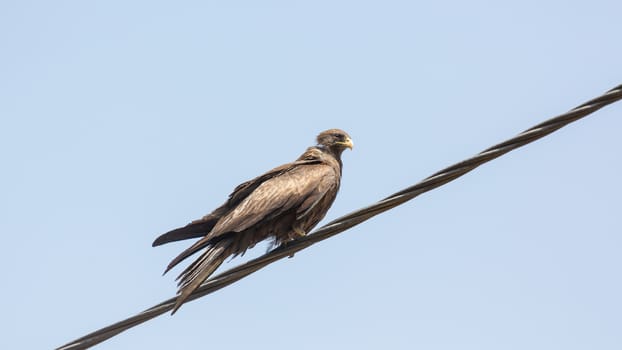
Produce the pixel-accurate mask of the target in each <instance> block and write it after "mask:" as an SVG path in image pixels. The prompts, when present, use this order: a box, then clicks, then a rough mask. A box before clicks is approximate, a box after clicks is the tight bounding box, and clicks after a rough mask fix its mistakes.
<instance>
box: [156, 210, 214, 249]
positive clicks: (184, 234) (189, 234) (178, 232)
mask: <svg viewBox="0 0 622 350" xmlns="http://www.w3.org/2000/svg"><path fill="white" fill-rule="evenodd" d="M218 219H219V218H218V217H211V216H207V217H205V218H203V219H199V220H195V221H193V222H191V223H189V224H188V225H186V226H184V227H180V228H176V229H174V230H171V231H168V232H167V233H164V234H162V235H160V236H159V237H158V238H156V239H155V241H153V243H152V246H153V247H157V246H159V245H162V244H165V243H170V242H175V241H181V240H184V239H190V238H197V237H202V236H205V235H206V234H207V233H208V232H210V231H211V230H212V228H214V225H216V222H217V221H218Z"/></svg>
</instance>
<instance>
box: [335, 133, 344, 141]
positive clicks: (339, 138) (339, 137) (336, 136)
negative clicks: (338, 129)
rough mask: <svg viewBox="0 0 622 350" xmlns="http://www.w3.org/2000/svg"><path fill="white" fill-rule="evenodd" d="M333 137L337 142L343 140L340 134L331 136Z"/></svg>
mask: <svg viewBox="0 0 622 350" xmlns="http://www.w3.org/2000/svg"><path fill="white" fill-rule="evenodd" d="M333 137H334V138H336V139H337V140H343V139H344V137H343V135H342V134H333Z"/></svg>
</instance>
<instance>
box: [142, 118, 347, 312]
mask: <svg viewBox="0 0 622 350" xmlns="http://www.w3.org/2000/svg"><path fill="white" fill-rule="evenodd" d="M352 147H353V143H352V139H350V136H349V135H348V134H347V133H346V132H345V131H343V130H339V129H331V130H326V131H323V132H322V133H320V134H319V135H318V136H317V146H314V147H309V148H308V149H307V150H306V151H305V152H304V153H303V154H302V155H301V156H300V157H298V159H296V161H294V162H292V163H288V164H284V165H281V166H279V167H276V168H274V169H272V170H270V171H268V172H267V173H265V174H263V175H260V176H258V177H256V178H254V179H252V180H250V181H247V182H244V183H242V184H241V185H239V186H237V187H236V188H235V189H234V190H233V193H231V194H230V195H229V198H228V199H227V201H226V202H225V203H224V204H223V205H221V206H220V207H218V208H216V209H215V210H214V211H213V212H211V213H210V214H208V215H206V216H204V217H203V218H201V219H198V220H195V221H192V222H191V223H190V224H188V225H186V226H184V227H180V228H178V229H175V230H172V231H169V232H167V233H165V234H163V235H161V236H160V237H158V238H157V239H156V240H155V241H154V242H153V246H154V247H155V246H159V245H162V244H165V243H169V242H174V241H179V240H184V239H190V238H198V237H202V238H201V239H199V240H198V241H197V242H196V243H194V244H193V245H192V246H190V247H189V248H188V249H186V250H184V251H183V252H181V254H179V255H178V256H177V257H176V258H175V259H173V260H172V261H171V263H170V264H169V265H168V267H167V268H166V270H165V271H164V273H166V272H168V271H169V270H170V269H172V268H173V267H175V266H176V265H177V264H179V263H180V262H181V261H183V260H184V259H186V258H188V257H189V256H191V255H193V254H194V253H196V252H198V251H200V250H203V253H202V254H201V255H200V256H199V258H197V259H196V260H195V261H194V262H192V263H191V264H190V265H189V266H188V267H187V268H186V269H185V270H183V271H182V273H181V274H180V275H179V276H178V277H177V280H178V281H179V282H178V287H179V290H178V292H177V295H178V296H177V302H176V304H175V307H174V308H173V312H172V314H174V313H175V312H176V311H177V310H178V309H179V307H180V306H181V305H182V304H183V303H184V302H185V301H186V299H187V298H188V297H189V296H190V294H192V292H193V291H194V290H195V289H197V288H198V287H199V286H200V285H201V283H203V281H205V280H206V279H207V278H208V277H209V276H210V275H211V274H212V273H213V272H214V271H215V270H216V269H217V268H218V267H219V266H220V265H221V264H222V263H223V261H225V259H227V258H228V257H230V256H231V257H235V256H237V255H240V254H244V252H245V251H246V250H247V249H249V248H252V247H253V246H254V245H255V244H257V243H258V242H260V241H263V240H266V239H271V240H272V241H273V245H275V246H279V245H282V244H285V243H287V242H289V241H291V240H293V239H296V238H297V237H301V236H304V235H306V234H307V233H308V232H309V231H310V230H311V229H312V228H313V227H314V226H315V225H317V224H318V222H320V220H322V218H324V215H326V212H327V211H328V209H329V208H330V206H331V205H332V203H333V201H334V200H335V197H336V195H337V191H338V190H339V185H340V180H341V167H342V163H341V153H342V152H343V151H344V150H345V149H346V148H350V149H352Z"/></svg>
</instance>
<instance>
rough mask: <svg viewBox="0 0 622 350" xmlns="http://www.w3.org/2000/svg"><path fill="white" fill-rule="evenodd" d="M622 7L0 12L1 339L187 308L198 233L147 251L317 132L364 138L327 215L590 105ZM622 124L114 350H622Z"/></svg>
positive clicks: (384, 219)
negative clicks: (156, 309)
mask: <svg viewBox="0 0 622 350" xmlns="http://www.w3.org/2000/svg"><path fill="white" fill-rule="evenodd" d="M621 13H622V5H620V1H613V0H612V1H548V2H547V1H520V2H513V3H503V2H498V1H477V0H476V1H468V2H466V1H438V2H415V1H339V2H338V1H306V2H302V1H269V0H268V1H222V2H215V1H177V2H172V1H133V2H126V1H2V2H1V3H0V47H1V50H2V54H1V55H0V118H1V124H0V154H1V160H2V172H1V173H0V190H1V194H0V217H1V219H0V232H2V237H3V242H2V245H1V247H0V253H1V254H0V263H1V264H2V267H3V274H2V280H3V282H2V288H1V289H0V296H1V297H2V300H3V305H4V306H3V312H2V316H0V326H1V328H2V330H3V331H2V334H3V335H2V337H0V348H2V349H18V348H21V349H46V348H52V347H55V346H59V345H62V344H64V343H65V342H67V341H70V340H72V339H74V338H77V337H79V336H82V335H84V334H85V333H88V332H90V331H93V330H95V329H98V328H100V327H103V326H106V325H108V324H110V323H112V322H115V321H118V320H120V319H123V318H125V317H127V316H130V315H133V314H135V313H136V312H139V311H141V310H143V309H145V308H147V307H149V306H151V305H153V304H156V303H158V302H160V301H162V300H164V299H166V298H169V297H171V296H173V295H174V293H175V283H174V277H175V275H176V273H179V269H176V270H174V271H173V273H171V274H170V275H166V276H164V277H162V276H161V274H162V271H163V270H164V267H165V266H166V265H167V264H168V262H169V261H170V259H171V258H173V257H174V256H175V255H176V254H177V253H179V252H180V251H181V250H182V249H184V248H185V247H186V246H187V245H188V244H189V242H184V243H177V244H172V245H169V246H164V247H159V248H152V247H151V242H152V241H153V239H154V238H155V237H156V236H157V235H159V234H160V233H162V232H165V231H168V230H170V229H173V228H175V227H178V226H182V225H184V224H186V223H187V222H189V221H190V220H192V219H196V218H198V217H200V216H202V215H204V214H205V213H207V212H209V211H211V210H212V209H213V208H215V207H216V206H218V205H220V204H221V203H222V202H223V201H224V200H225V198H226V196H227V195H228V194H229V193H230V192H231V190H232V189H233V188H234V187H235V186H236V185H237V184H239V183H241V182H243V181H245V180H248V179H250V178H253V177H255V176H256V175H259V174H261V173H262V172H264V171H266V170H268V169H270V168H272V167H274V166H277V165H280V164H282V163H285V162H289V161H291V160H293V159H295V158H296V157H297V156H298V155H299V154H300V153H301V152H303V151H304V150H305V148H306V147H307V146H310V145H313V144H314V138H315V135H316V134H317V133H318V132H320V131H322V130H324V129H328V128H334V127H336V128H342V129H344V130H346V131H348V132H349V133H350V135H351V136H352V138H353V139H354V143H355V148H354V150H353V151H352V152H350V151H346V152H345V153H344V156H343V159H344V174H343V181H342V188H341V191H340V193H339V196H338V198H337V201H336V202H335V204H334V205H333V207H332V209H331V211H330V212H329V214H328V215H327V218H326V219H327V220H330V219H334V218H336V217H338V216H340V215H343V214H346V213H347V212H349V211H352V210H354V209H357V208H360V207H362V206H365V205H368V204H371V203H372V202H374V201H376V200H378V199H381V198H383V197H385V196H387V195H389V194H391V193H393V192H395V191H397V190H400V189H402V188H404V187H406V186H409V185H411V184H414V183H416V182H417V181H419V180H420V179H422V178H424V177H426V176H428V175H430V174H432V173H433V172H435V171H437V170H439V169H441V168H442V167H445V166H447V165H450V164H452V163H454V162H457V161H460V160H463V159H464V158H466V157H469V156H471V155H473V154H475V153H477V152H479V151H481V150H483V149H485V148H486V147H488V146H491V145H493V144H495V143H497V142H500V141H503V140H505V139H507V138H509V137H511V136H513V135H515V134H517V133H519V132H521V131H522V130H524V129H526V128H528V127H530V126H532V125H534V124H536V123H539V122H541V121H543V120H545V119H548V118H550V117H553V116H555V115H557V114H559V113H562V112H565V111H567V110H568V109H570V108H572V107H574V106H576V105H578V104H580V103H582V102H584V101H586V100H588V99H590V98H592V97H596V96H599V95H600V94H601V93H603V92H605V91H606V90H608V89H610V88H612V87H614V86H616V85H618V84H620V83H621V82H622V74H621V72H622V70H621V69H620V67H622V66H621V64H620V62H622V45H620V43H621V34H622V21H621V20H620V14H621ZM621 117H622V103H618V104H615V105H612V106H610V107H608V108H606V109H604V110H601V111H599V112H597V113H595V114H594V115H592V116H590V117H588V118H587V119H584V120H581V121H579V122H577V123H575V124H572V125H571V126H569V127H567V128H564V129H562V130H560V131H559V132H557V133H555V134H553V135H550V136H549V137H547V138H545V139H543V140H541V141H538V142H536V143H534V144H531V145H528V146H527V147H524V148H522V149H520V150H518V151H515V152H512V153H510V154H508V155H506V156H504V157H502V158H500V159H498V160H495V161H493V162H492V163H489V164H487V165H485V166H483V167H481V168H479V169H477V170H476V171H474V172H472V173H470V174H468V175H467V176H465V177H463V178H460V179H459V180H457V181H455V182H453V183H451V184H449V185H447V186H444V187H442V188H439V189H437V190H435V191H432V192H430V193H427V194H425V195H423V196H421V197H419V198H418V199H416V200H414V201H412V202H409V203H407V204H405V205H403V206H401V207H399V208H396V209H395V210H392V211H389V212H387V213H385V214H383V215H380V216H378V217H376V218H374V219H372V220H370V221H368V222H365V223H364V224H362V225H360V226H357V227H355V228H353V229H351V230H349V231H347V232H345V233H343V234H341V235H339V236H337V237H334V238H333V239H330V240H328V241H325V242H322V243H320V244H318V245H316V246H313V247H311V248H310V249H307V250H305V251H303V252H300V253H298V254H296V256H295V257H294V258H293V259H285V260H282V261H279V262H277V263H275V264H273V265H271V266H269V267H268V268H266V269H264V270H262V271H260V272H258V273H256V274H254V275H252V276H251V277H249V278H247V279H244V280H243V281H241V282H239V283H236V284H235V285H232V286H230V287H228V288H225V289H223V290H221V291H219V292H217V293H215V294H212V295H210V296H208V297H206V298H203V299H200V300H199V301H195V302H191V303H189V304H187V305H185V306H184V307H182V308H181V310H180V311H179V312H178V313H177V314H176V315H175V316H174V317H170V316H168V315H165V316H161V317H159V318H157V319H155V320H152V321H150V322H148V323H145V324H143V325H141V326H139V327H137V328H134V329H132V330H130V331H128V332H125V333H123V334H121V335H119V336H117V337H115V338H113V339H111V340H109V341H107V342H105V343H103V344H101V345H100V346H99V347H98V348H100V349H174V348H186V349H238V348H239V349H271V350H276V349H292V348H297V349H343V348H346V349H348V348H349V349H427V350H436V349H438V350H442V349H478V350H481V349H491V350H492V349H494V350H498V349H521V350H522V349H532V350H533V349H546V350H550V349H564V350H569V349H600V350H604V349H620V348H621V346H622V332H621V329H622V316H621V315H622V298H620V296H621V295H622V279H621V278H620V270H621V268H622V256H621V254H620V251H621V248H622V237H621V235H622V219H621V214H620V213H621V208H622V204H621V201H620V198H622V185H620V178H621V177H622V166H621V165H622V164H621V163H622V157H621V156H620V151H621V148H622V140H621V138H620V130H622V118H621ZM325 222H326V221H325ZM264 250H265V247H257V248H256V249H254V250H253V251H252V254H251V256H257V255H258V254H261V253H263V252H264ZM239 261H241V260H239V259H236V260H233V261H231V262H229V263H227V264H225V266H226V267H230V266H233V265H235V264H237V263H239Z"/></svg>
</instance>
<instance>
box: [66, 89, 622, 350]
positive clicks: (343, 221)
mask: <svg viewBox="0 0 622 350" xmlns="http://www.w3.org/2000/svg"><path fill="white" fill-rule="evenodd" d="M620 99H622V85H618V86H616V87H615V88H613V89H611V90H609V91H607V92H606V93H605V94H603V95H602V96H600V97H597V98H594V99H592V100H590V101H588V102H586V103H584V104H582V105H580V106H578V107H575V108H573V109H572V110H570V111H569V112H567V113H564V114H561V115H559V116H557V117H555V118H552V119H549V120H547V121H545V122H543V123H540V124H538V125H536V126H534V127H532V128H530V129H527V130H525V131H523V132H522V133H520V134H518V135H516V136H515V137H513V138H511V139H509V140H507V141H504V142H501V143H499V144H497V145H494V146H492V147H490V148H488V149H486V150H484V151H482V152H481V153H479V154H477V155H475V156H474V157H472V158H469V159H466V160H464V161H461V162H459V163H456V164H454V165H452V166H449V167H447V168H445V169H443V170H441V171H438V172H436V173H434V174H432V175H431V176H429V177H427V178H425V179H423V180H422V181H421V182H419V183H417V184H415V185H413V186H410V187H408V188H405V189H403V190H401V191H399V192H396V193H394V194H392V195H390V196H388V197H386V198H385V199H383V200H381V201H379V202H377V203H375V204H372V205H370V206H367V207H364V208H361V209H359V210H356V211H354V212H351V213H349V214H346V215H344V216H342V217H340V218H338V219H335V220H333V221H331V222H329V223H328V224H326V225H324V226H322V227H321V228H319V229H317V230H315V231H314V232H312V233H311V234H309V235H307V236H305V237H302V238H300V239H297V240H295V241H292V242H290V243H289V244H287V245H285V246H281V247H278V248H276V249H274V250H272V251H270V252H268V253H266V254H265V255H262V256H260V257H258V258H256V259H253V260H250V261H248V262H246V263H244V264H242V265H239V266H237V267H234V268H231V269H229V270H227V271H225V272H223V273H221V274H219V275H217V276H214V277H212V278H210V279H209V280H207V281H205V282H204V283H203V284H202V285H201V286H200V287H199V288H197V290H195V291H194V293H192V294H191V295H190V297H189V298H188V300H187V301H191V300H195V299H198V298H201V297H203V296H206V295H208V294H211V293H213V292H215V291H217V290H219V289H221V288H224V287H226V286H228V285H230V284H232V283H235V282H236V281H239V280H240V279H242V278H244V277H246V276H248V275H250V274H251V273H254V272H256V271H258V270H260V269H262V268H264V267H265V266H267V265H269V264H271V263H273V262H275V261H277V260H280V259H283V258H285V257H288V256H290V255H292V254H294V253H296V252H298V251H300V250H303V249H305V248H308V247H310V246H311V245H313V244H315V243H318V242H320V241H323V240H325V239H328V238H330V237H332V236H334V235H336V234H339V233H341V232H343V231H345V230H347V229H349V228H351V227H353V226H356V225H358V224H360V223H362V222H363V221H366V220H368V219H370V218H372V217H374V216H376V215H378V214H381V213H383V212H385V211H387V210H389V209H392V208H394V207H396V206H398V205H400V204H403V203H405V202H407V201H409V200H411V199H413V198H415V197H417V196H419V195H420V194H422V193H425V192H428V191H430V190H433V189H435V188H436V187H439V186H442V185H444V184H446V183H448V182H450V181H452V180H455V179H457V178H458V177H460V176H462V175H464V174H466V173H468V172H470V171H472V170H474V169H475V168H477V167H478V166H480V165H482V164H484V163H486V162H489V161H491V160H493V159H495V158H497V157H500V156H502V155H504V154H506V153H508V152H510V151H512V150H515V149H517V148H519V147H521V146H524V145H526V144H528V143H531V142H533V141H535V140H537V139H539V138H542V137H544V136H546V135H548V134H550V133H552V132H554V131H556V130H558V129H560V128H562V127H564V126H566V125H568V124H570V123H572V122H574V121H576V120H578V119H581V118H583V117H586V116H587V115H589V114H591V113H593V112H595V111H597V110H599V109H601V108H603V107H605V106H606V105H609V104H611V103H614V102H616V101H618V100H620ZM176 300H177V297H173V298H170V299H168V300H165V301H163V302H161V303H159V304H157V305H155V306H152V307H150V308H149V309H147V310H144V311H143V312H141V313H138V314H136V315H134V316H132V317H130V318H127V319H125V320H123V321H120V322H117V323H114V324H112V325H110V326H107V327H104V328H102V329H99V330H97V331H94V332H92V333H89V334H87V335H85V336H83V337H81V338H78V339H76V340H74V341H72V342H70V343H67V344H65V345H63V346H61V347H59V348H57V349H58V350H77V349H87V348H89V347H91V346H94V345H96V344H99V343H101V342H103V341H105V340H107V339H109V338H111V337H114V336H115V335H117V334H119V333H121V332H123V331H126V330H128V329H130V328H132V327H134V326H137V325H139V324H141V323H143V322H146V321H148V320H150V319H152V318H154V317H157V316H159V315H161V314H163V313H165V312H167V311H170V310H172V309H173V306H174V305H175V301H176Z"/></svg>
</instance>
